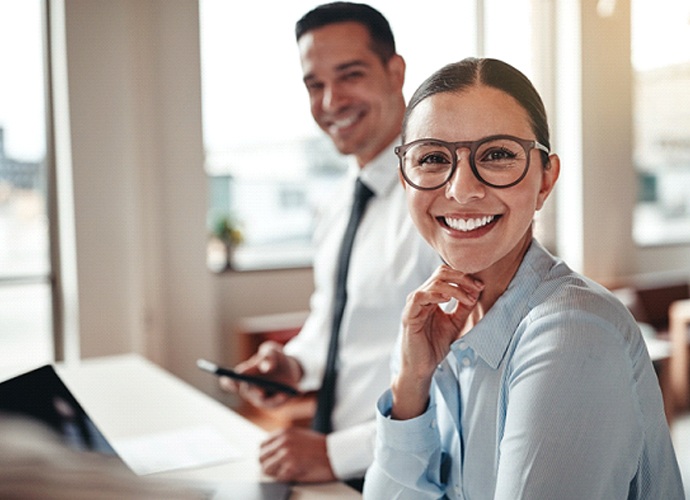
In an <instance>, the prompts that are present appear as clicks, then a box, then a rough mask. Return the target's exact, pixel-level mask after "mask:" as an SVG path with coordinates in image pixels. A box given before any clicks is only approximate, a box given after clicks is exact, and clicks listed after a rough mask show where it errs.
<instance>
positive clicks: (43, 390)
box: [0, 365, 291, 500]
mask: <svg viewBox="0 0 690 500" xmlns="http://www.w3.org/2000/svg"><path fill="white" fill-rule="evenodd" d="M0 414H5V415H8V416H15V417H22V418H29V419H31V420H34V421H37V422H39V423H41V424H42V425H44V426H47V427H48V428H50V429H52V430H53V431H54V432H55V433H56V434H57V435H58V436H60V437H61V438H62V440H63V442H64V443H65V444H66V445H67V446H68V447H70V448H73V449H76V450H80V451H91V452H97V453H101V454H104V455H108V456H111V457H116V459H117V460H116V461H117V462H120V463H121V464H122V465H123V467H127V468H128V469H129V467H128V466H127V464H126V462H125V461H124V460H123V459H122V457H120V456H118V454H117V452H116V451H115V448H114V447H113V446H112V445H111V444H110V442H109V441H108V439H107V438H106V437H105V435H104V434H103V433H102V432H101V430H100V429H99V428H98V426H97V425H96V424H95V423H94V422H93V420H92V419H91V417H89V415H88V414H87V412H86V411H85V410H84V408H83V407H82V406H81V404H79V401H77V399H76V398H75V397H74V395H73V394H72V393H71V392H70V390H69V389H68V388H67V386H66V385H65V384H64V383H63V381H62V380H61V379H60V376H59V375H58V373H57V372H56V371H55V368H54V367H53V366H52V365H44V366H41V367H39V368H36V369H34V370H31V371H29V372H26V373H23V374H21V375H18V376H16V377H13V378H10V379H8V380H5V381H4V382H0ZM132 474H135V473H134V472H132ZM186 484H187V485H188V486H191V487H193V488H194V487H195V488H198V489H199V490H200V491H202V492H203V493H204V494H205V496H208V498H212V499H226V498H227V499H230V498H242V499H246V500H268V499H270V500H281V499H287V498H289V496H290V491H291V490H290V486H289V485H288V484H285V483H273V482H246V483H245V482H242V483H234V482H222V483H218V484H215V483H210V482H192V483H191V484H190V483H189V481H186Z"/></svg>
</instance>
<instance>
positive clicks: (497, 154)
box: [482, 148, 517, 161]
mask: <svg viewBox="0 0 690 500" xmlns="http://www.w3.org/2000/svg"><path fill="white" fill-rule="evenodd" d="M516 156H517V154H516V153H514V152H513V151H511V150H509V149H505V148H498V149H492V150H490V151H487V152H486V153H485V154H484V155H482V160H484V161H492V160H494V161H500V160H512V159H514V158H515V157H516Z"/></svg>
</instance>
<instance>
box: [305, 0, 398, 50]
mask: <svg viewBox="0 0 690 500" xmlns="http://www.w3.org/2000/svg"><path fill="white" fill-rule="evenodd" d="M348 21H351V22H355V23H359V24H361V25H363V26H364V27H365V28H366V29H367V31H368V32H369V37H370V38H371V44H372V46H371V50H372V51H373V52H374V53H375V54H376V55H377V56H378V57H379V58H380V59H381V61H382V62H383V63H387V62H388V61H389V60H390V58H391V57H393V56H394V55H395V53H396V52H395V38H394V37H393V31H391V27H390V24H388V21H387V20H386V18H385V17H383V14H381V13H380V12H379V11H378V10H376V9H374V8H373V7H371V6H369V5H366V4H363V3H352V2H333V3H327V4H323V5H320V6H318V7H316V8H315V9H313V10H311V11H309V12H307V13H306V14H305V15H304V16H302V18H301V19H300V20H299V21H297V23H296V24H295V37H296V38H297V41H299V39H300V38H302V36H303V35H304V34H305V33H307V32H309V31H312V30H315V29H317V28H322V27H323V26H327V25H329V24H335V23H345V22H348Z"/></svg>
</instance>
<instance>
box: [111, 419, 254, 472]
mask: <svg viewBox="0 0 690 500" xmlns="http://www.w3.org/2000/svg"><path fill="white" fill-rule="evenodd" d="M114 448H115V449H116V450H117V453H118V455H120V457H121V458H122V459H123V460H124V461H125V463H126V464H127V465H128V466H129V467H130V468H131V469H132V470H133V471H134V472H136V473H137V474H139V475H145V474H153V473H156V472H166V471H170V470H175V469H185V468H190V467H201V466H204V465H210V464H214V463H221V462H228V461H231V460H237V459H238V458H241V457H242V453H241V452H240V451H239V450H238V449H237V448H236V447H234V446H233V445H232V443H230V442H229V441H228V440H227V439H226V438H225V437H223V436H222V435H221V434H220V433H219V432H218V431H216V430H215V429H214V428H212V427H208V426H203V427H187V428H184V429H179V430H174V431H168V432H160V433H155V434H146V435H143V436H137V437H134V438H128V439H123V440H120V441H118V442H117V443H116V446H114Z"/></svg>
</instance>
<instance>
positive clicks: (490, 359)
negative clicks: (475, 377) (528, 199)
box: [463, 240, 554, 369]
mask: <svg viewBox="0 0 690 500" xmlns="http://www.w3.org/2000/svg"><path fill="white" fill-rule="evenodd" d="M553 266H554V258H553V257H552V256H551V254H549V252H548V251H547V250H546V249H545V248H544V247H543V246H542V245H541V244H540V243H539V242H538V241H536V240H532V244H531V245H530V247H529V249H528V250H527V253H526V254H525V257H524V258H523V260H522V263H521V264H520V267H519V268H518V270H517V273H515V276H514V277H513V279H512V280H511V282H510V284H509V285H508V288H507V289H506V291H505V292H503V295H501V296H500V297H499V298H498V300H497V301H496V303H495V304H494V305H493V307H491V309H489V311H488V312H487V314H486V315H485V316H484V317H483V318H482V319H481V321H479V323H477V325H476V326H475V327H474V328H472V330H470V331H469V332H467V334H465V335H464V336H463V340H464V341H465V342H467V344H468V345H469V346H470V347H471V348H472V349H474V351H475V352H476V354H477V355H478V356H480V357H481V358H482V359H484V361H486V362H487V364H488V365H489V366H491V367H492V368H493V369H496V368H498V366H499V364H500V363H501V360H502V359H503V356H505V353H506V351H507V349H508V345H509V344H510V341H511V339H512V338H513V335H514V333H515V330H517V327H518V325H519V324H520V322H521V321H522V319H523V318H524V317H525V316H526V315H527V313H528V312H529V310H530V309H531V308H532V307H533V304H531V303H530V299H531V298H532V296H533V294H534V292H535V290H536V289H537V287H538V286H539V285H540V283H542V281H543V280H544V277H545V276H546V275H547V274H548V273H549V271H550V270H551V268H552V267H553Z"/></svg>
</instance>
